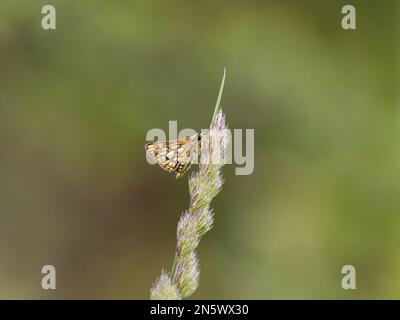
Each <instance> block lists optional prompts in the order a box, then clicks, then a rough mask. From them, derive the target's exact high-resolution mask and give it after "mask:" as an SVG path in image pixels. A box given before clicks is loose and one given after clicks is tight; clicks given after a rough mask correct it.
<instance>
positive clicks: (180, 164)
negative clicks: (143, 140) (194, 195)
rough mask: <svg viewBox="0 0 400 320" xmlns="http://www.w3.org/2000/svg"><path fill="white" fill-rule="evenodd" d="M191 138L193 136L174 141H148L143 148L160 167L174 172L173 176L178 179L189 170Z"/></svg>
mask: <svg viewBox="0 0 400 320" xmlns="http://www.w3.org/2000/svg"><path fill="white" fill-rule="evenodd" d="M192 139H194V137H186V139H184V140H176V141H157V142H150V143H148V144H146V146H145V148H146V150H147V151H148V152H149V154H150V156H152V157H153V158H154V159H155V160H156V161H157V163H158V164H159V165H160V167H161V168H163V169H164V170H166V171H168V172H175V173H176V174H175V178H176V179H178V178H181V177H182V176H183V175H184V174H185V173H186V172H187V171H188V170H189V168H190V166H191V164H192V151H191V148H190V146H191V141H192ZM196 140H197V135H196Z"/></svg>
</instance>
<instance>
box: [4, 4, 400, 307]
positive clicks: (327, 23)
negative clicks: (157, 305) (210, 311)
mask: <svg viewBox="0 0 400 320" xmlns="http://www.w3.org/2000/svg"><path fill="white" fill-rule="evenodd" d="M49 3H50V4H53V5H54V6H55V7H56V10H57V30H56V31H43V30H42V29H41V19H42V17H43V15H42V14H41V8H42V6H43V5H45V4H49ZM345 4H348V1H317V0H315V1H311V0H308V1H211V0H209V1H196V2H195V1H161V0H159V1H120V2H117V1H99V0H89V1H66V0H64V1H61V0H52V1H38V0H35V1H32V0H18V1H15V0H2V1H1V2H0V298H3V299H9V298H18V299H27V298H36V299H45V298H48V299H63V298H71V299H74V298H75V299H89V298H93V299H100V298H101V299H147V298H148V297H149V288H150V286H151V285H152V283H153V282H154V281H155V279H156V278H157V277H158V276H159V274H160V272H161V269H162V268H164V269H167V270H169V269H170V268H171V264H172V258H173V253H174V248H175V240H176V239H175V232H176V224H177V221H178V218H179V216H180V214H181V213H182V211H184V210H185V209H186V208H187V206H188V192H187V191H188V186H187V179H186V178H184V179H181V180H179V181H176V180H175V179H174V177H173V176H172V175H169V174H168V173H166V172H164V171H162V170H161V169H159V168H158V167H156V166H151V165H149V164H148V163H147V162H146V160H145V153H144V148H143V146H144V144H145V143H146V141H145V137H146V133H147V131H148V130H149V129H151V128H162V129H165V130H167V129H168V121H169V120H177V121H178V128H179V129H183V128H194V129H201V128H206V127H207V126H208V124H209V122H210V119H211V115H212V112H213V108H214V104H215V100H216V97H217V92H218V89H219V84H220V80H221V76H222V71H223V68H224V67H226V68H227V81H226V86H225V92H224V96H223V99H222V106H223V108H224V110H225V112H226V115H227V120H228V122H229V126H230V127H231V128H238V129H245V128H253V129H255V170H254V173H253V174H252V175H250V176H236V175H235V174H234V168H235V165H228V166H226V167H225V168H224V177H225V180H226V183H225V185H224V188H223V191H222V192H221V194H219V196H218V197H217V198H216V199H215V201H214V202H213V205H214V208H215V211H216V216H215V220H216V221H215V228H214V229H213V230H212V231H211V232H210V233H208V234H207V235H206V236H205V237H204V238H203V240H202V242H201V244H200V247H199V256H200V264H201V271H202V273H201V280H200V287H199V288H198V290H197V292H196V293H195V294H194V295H193V298H197V299H214V298H218V299H231V298H232V299H277V298H289V299H292V298H294V299H313V298H318V299H323V298H327V299H336V298H341V299H359V298H377V299H381V298H400V250H399V243H400V233H399V231H400V230H399V227H400V216H399V210H400V200H399V191H400V180H399V179H400V174H399V172H400V166H399V154H400V153H399V150H400V148H399V147H398V145H399V144H398V142H399V140H398V137H399V132H400V131H399V123H400V122H399V119H400V117H399V111H398V110H399V109H398V108H399V105H398V104H397V106H396V96H398V86H397V87H396V85H398V82H397V83H396V81H395V80H396V77H395V75H396V69H395V67H396V59H397V60H398V53H399V52H400V51H399V50H398V48H397V43H398V39H399V35H400V33H399V29H397V31H396V11H398V9H399V8H396V5H397V6H398V4H396V3H395V1H366V0H363V1H356V0H352V1H351V4H352V5H354V6H355V8H356V10H357V30H355V31H354V30H353V31H351V30H349V31H345V30H343V29H342V28H341V19H342V16H343V15H342V14H341V8H342V6H343V5H345ZM397 21H399V15H397ZM397 28H398V26H397ZM396 52H397V55H396ZM397 62H398V61H397ZM396 139H397V140H396ZM45 264H52V265H54V266H55V267H56V269H57V289H56V290H55V291H44V290H43V289H42V288H41V278H42V274H41V268H42V266H43V265H45ZM346 264H351V265H354V266H355V267H356V270H357V289H356V290H349V291H345V290H343V289H342V288H341V279H342V276H343V275H342V274H341V268H342V266H343V265H346Z"/></svg>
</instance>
